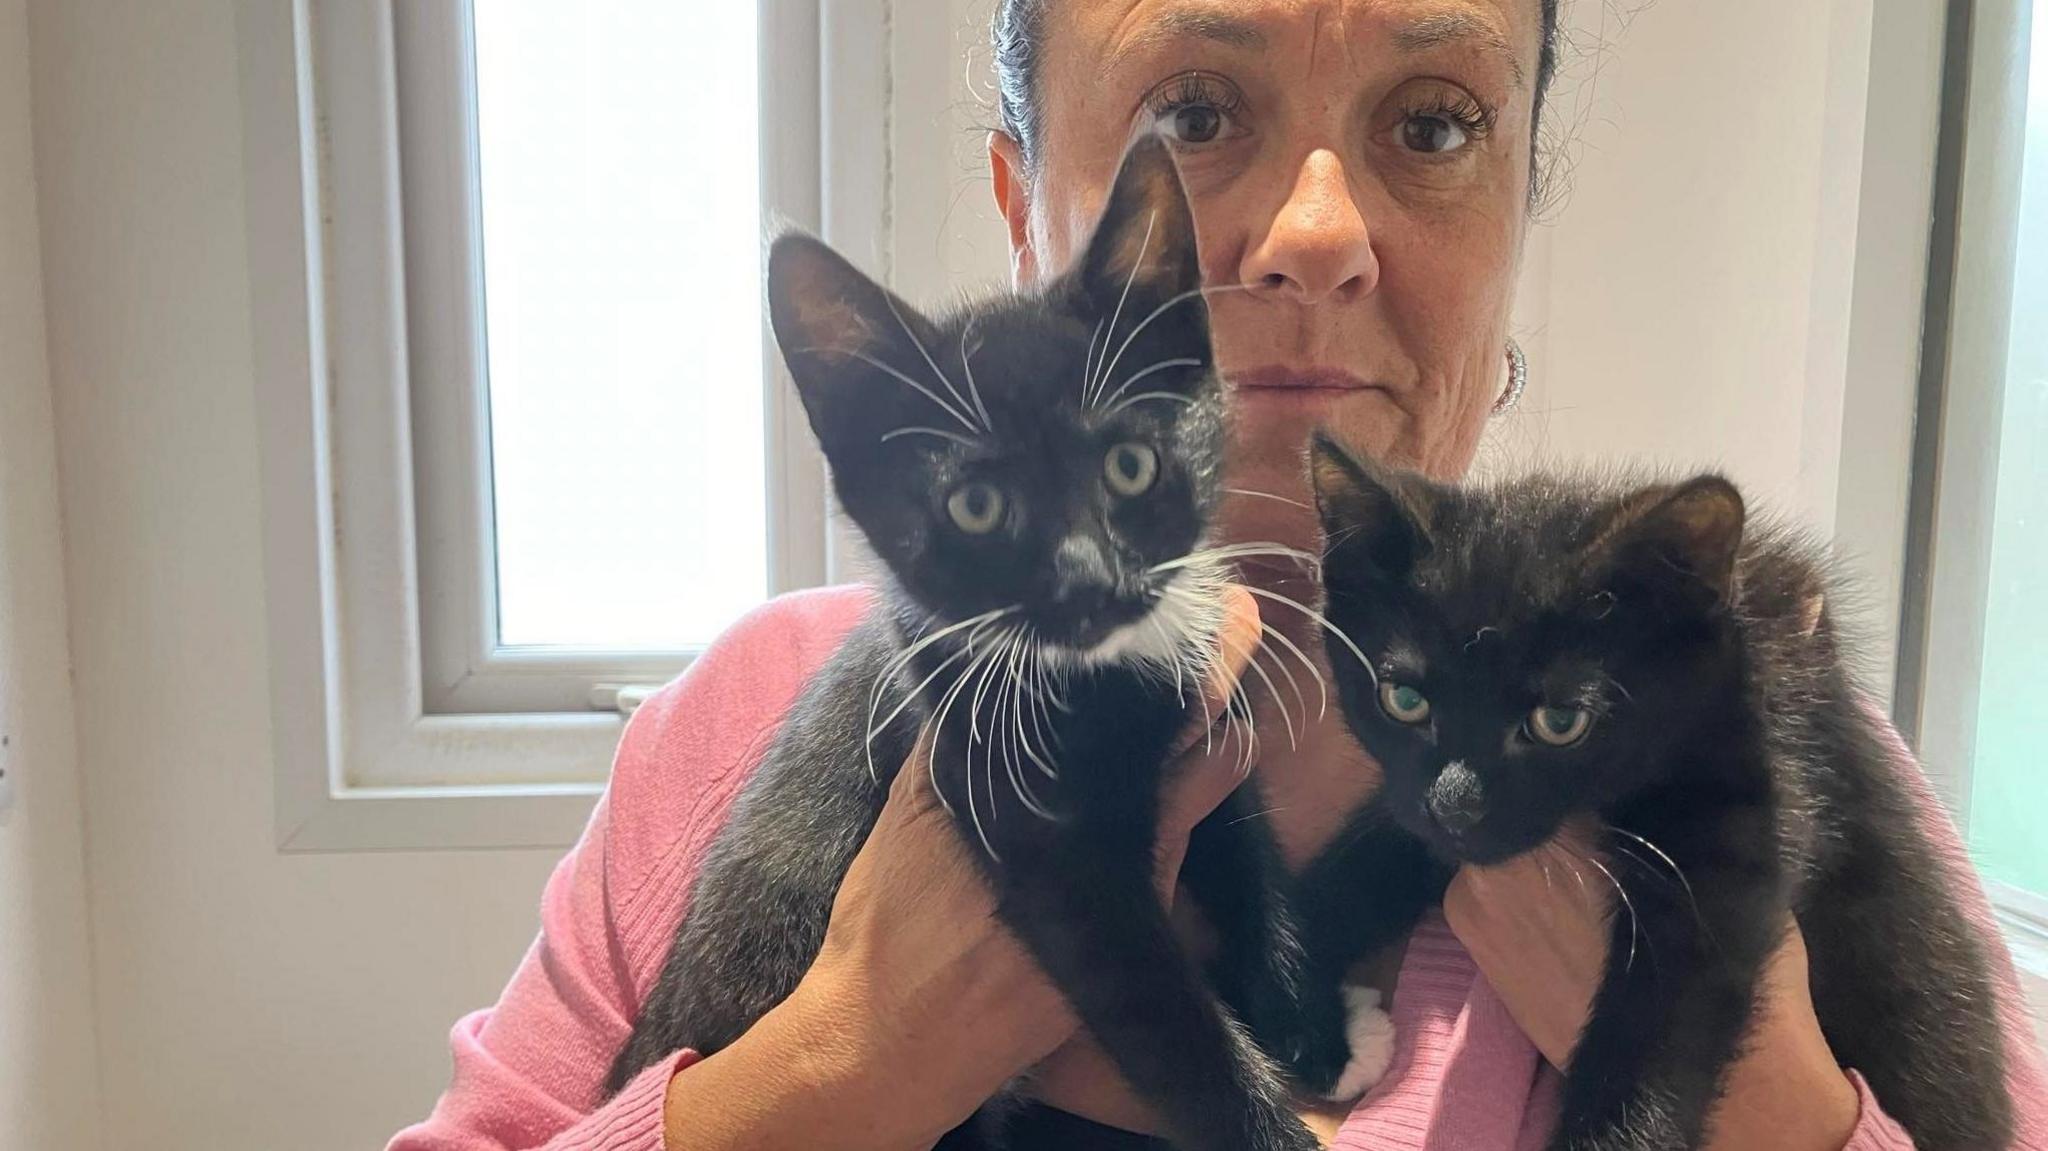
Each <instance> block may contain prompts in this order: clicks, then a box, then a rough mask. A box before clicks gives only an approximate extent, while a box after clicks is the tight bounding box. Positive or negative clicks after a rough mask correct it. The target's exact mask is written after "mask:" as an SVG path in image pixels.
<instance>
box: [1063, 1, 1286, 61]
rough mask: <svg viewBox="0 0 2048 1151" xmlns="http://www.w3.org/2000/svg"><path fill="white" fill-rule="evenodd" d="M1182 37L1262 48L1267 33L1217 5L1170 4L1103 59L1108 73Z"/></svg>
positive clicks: (1238, 46) (1263, 47) (1257, 49)
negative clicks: (1200, 6)
mask: <svg viewBox="0 0 2048 1151" xmlns="http://www.w3.org/2000/svg"><path fill="white" fill-rule="evenodd" d="M1180 40H1207V41H1209V42H1210V43H1214V44H1223V45H1226V46H1228V47H1231V48H1242V49H1247V50H1251V51H1263V50H1264V49H1265V47H1266V34H1265V33H1264V32H1261V31H1259V29H1258V28H1257V27H1256V26H1255V25H1253V24H1251V23H1250V22H1249V21H1246V20H1243V19H1240V18H1239V17H1236V16H1233V15H1231V14H1230V13H1229V12H1219V11H1217V10H1216V9H1214V8H1171V9H1168V10H1167V11H1165V12H1162V13H1160V14H1159V15H1158V16H1156V17H1154V18H1152V19H1150V20H1147V21H1146V22H1145V23H1144V25H1143V26H1142V27H1140V28H1139V29H1138V30H1137V31H1135V32H1133V33H1132V34H1131V36H1130V37H1129V38H1128V39H1126V40H1125V41H1124V42H1123V43H1121V44H1119V45H1117V46H1116V49H1115V50H1114V51H1112V52H1111V53H1109V55H1108V57H1107V58H1106V59H1105V60H1104V61H1103V66H1102V72H1103V75H1105V76H1107V75H1110V74H1113V73H1115V72H1116V71H1118V70H1119V69H1120V68H1121V67H1122V66H1123V64H1124V63H1125V62H1126V61H1128V60H1130V59H1132V58H1133V57H1138V56H1143V55H1145V54H1147V53H1150V52H1153V51H1155V50H1157V49H1159V48H1162V47H1164V46H1166V45H1169V44H1172V43H1174V42H1175V41H1180Z"/></svg>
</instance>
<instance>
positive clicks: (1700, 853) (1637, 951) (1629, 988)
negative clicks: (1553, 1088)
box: [1551, 818, 1785, 1151]
mask: <svg viewBox="0 0 2048 1151" xmlns="http://www.w3.org/2000/svg"><path fill="white" fill-rule="evenodd" d="M1763 822H1764V821H1761V820H1758V819H1755V818H1751V819H1747V820H1742V821H1740V826H1737V821H1735V820H1732V819H1731V820H1726V821H1715V820H1702V821H1700V823H1698V824H1696V825H1694V826H1692V827H1689V828H1681V829H1674V830H1671V831H1670V832H1668V833H1667V834H1663V835H1659V834H1656V833H1655V832H1651V833H1649V834H1648V835H1646V838H1649V839H1652V840H1653V841H1655V842H1657V843H1658V844H1659V846H1660V850H1662V851H1663V852H1665V853H1666V854H1667V855H1668V856H1669V857H1670V858H1671V860H1672V861H1674V862H1675V863H1676V864H1677V865H1678V866H1679V867H1682V868H1683V873H1684V876H1685V882H1683V883H1681V882H1680V881H1679V880H1678V879H1676V878H1675V877H1674V874H1673V872H1672V870H1671V869H1670V867H1668V866H1666V865H1665V864H1663V863H1657V864H1655V865H1652V864H1651V863H1649V862H1633V861H1631V860H1630V859H1629V858H1628V857H1627V856H1625V855H1624V854H1623V853H1622V850H1621V849H1611V850H1610V851H1609V852H1608V859H1609V862H1607V863H1606V864H1604V866H1605V867H1606V869H1607V870H1608V871H1609V872H1611V873H1612V874H1613V876H1614V878H1615V882H1616V886H1617V888H1618V890H1617V892H1616V895H1615V903H1616V906H1615V907H1614V910H1613V920H1612V925H1611V929H1610V938H1609V941H1608V956H1607V971H1606V974H1605V976H1604V977H1603V978H1602V980H1601V984H1600V988H1599V990H1598V991H1597V992H1596V993H1595V995H1594V999H1593V1004H1592V1010H1591V1013H1590V1015H1589V1016H1588V1018H1587V1020H1586V1026H1585V1029H1584V1031H1582V1032H1581V1033H1580V1036H1579V1042H1578V1046H1577V1047H1576V1048H1574V1050H1573V1053H1572V1062H1571V1069H1570V1071H1569V1073H1568V1074H1567V1076H1566V1079H1565V1089H1564V1105H1563V1110H1562V1114H1561V1115H1560V1118H1559V1122H1558V1132H1557V1136H1556V1138H1555V1140H1554V1141H1553V1142H1552V1144H1551V1146H1552V1148H1553V1151H1681V1149H1685V1148H1692V1147H1696V1146H1698V1145H1699V1144H1700V1141H1701V1139H1702V1133H1703V1131H1704V1128H1705V1124H1706V1118H1707V1114H1708V1112H1709V1110H1710V1109H1711V1108H1712V1106H1713V1104H1714V1102H1715V1101H1716V1100H1717V1099H1718V1098H1719V1097H1720V1092H1721V1087H1722V1079H1723V1078H1724V1076H1725V1075H1726V1073H1727V1070H1728V1067H1729V1066H1730V1065H1731V1064H1732V1063H1733V1062H1734V1060H1735V1056H1736V1054H1737V1050H1738V1048H1739V1045H1740V1043H1741V1041H1742V1038H1743V1036H1744V1034H1745V1033H1747V1031H1748V1029H1749V1026H1750V1022H1751V1019H1752V1017H1753V1016H1754V1014H1755V1005H1756V994H1757V987H1758V983H1759V980H1760V977H1761V974H1762V971H1763V967H1764V964H1765V962H1766V961H1767V960H1768V958H1769V956H1770V954H1771V952H1772V950H1773V948H1774V947H1775V946H1776V944H1777V942H1778V939H1779V931H1780V929H1781V927H1782V924H1783V923H1784V914H1785V905H1784V903H1783V898H1782V895H1781V894H1780V892H1781V888H1780V886H1779V882H1778V869H1777V866H1776V860H1775V858H1774V856H1773V855H1772V849H1771V848H1770V846H1769V845H1768V842H1766V843H1764V844H1761V845H1759V844H1757V843H1756V842H1754V839H1755V837H1754V836H1753V835H1751V834H1750V832H1751V831H1752V830H1753V829H1754V828H1756V827H1757V826H1759V825H1761V824H1763ZM1717 835H1718V836H1719V837H1720V838H1719V839H1718V840H1717V838H1716V837H1717ZM1746 840H1748V841H1750V842H1747V843H1745V841H1746ZM1635 850H1636V852H1637V853H1638V854H1640V853H1641V852H1642V848H1640V847H1637V848H1635ZM1591 862H1592V861H1590V860H1587V861H1581V862H1579V863H1578V864H1577V866H1578V867H1579V868H1581V869H1584V870H1585V871H1586V872H1587V873H1588V879H1589V880H1590V881H1591V882H1596V883H1597V882H1600V881H1601V880H1600V877H1599V876H1597V875H1594V874H1592V868H1591V867H1589V866H1588V865H1589V864H1590V863H1591Z"/></svg>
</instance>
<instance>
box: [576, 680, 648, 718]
mask: <svg viewBox="0 0 2048 1151" xmlns="http://www.w3.org/2000/svg"><path fill="white" fill-rule="evenodd" d="M661 688H662V685H661V684H658V683H600V684H595V685H592V687H591V689H590V707H591V710H593V711H616V712H618V713H619V714H620V715H632V714H633V713H634V712H635V711H637V710H638V709H639V707H640V705H641V704H643V703H646V702H647V697H648V696H651V695H653V694H654V693H655V692H657V691H660V690H661Z"/></svg>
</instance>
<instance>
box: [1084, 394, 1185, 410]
mask: <svg viewBox="0 0 2048 1151" xmlns="http://www.w3.org/2000/svg"><path fill="white" fill-rule="evenodd" d="M1152 400H1168V401H1171V402H1173V403H1176V404H1180V405H1182V406H1183V407H1190V408H1192V407H1194V406H1195V401H1194V400H1193V399H1191V398H1190V397H1187V396H1183V395H1181V394H1180V393H1179V392H1139V393H1138V394H1137V395H1135V396H1125V397H1124V398H1123V399H1121V400H1118V401H1117V402H1116V406H1115V407H1113V408H1111V409H1109V411H1107V412H1105V413H1103V414H1104V415H1110V416H1114V415H1117V414H1119V413H1121V412H1125V411H1128V410H1130V409H1131V408H1134V407H1137V406H1138V405H1139V404H1142V403H1147V402H1150V401H1152Z"/></svg>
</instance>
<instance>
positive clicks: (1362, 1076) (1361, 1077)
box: [1329, 984, 1394, 1103]
mask: <svg viewBox="0 0 2048 1151" xmlns="http://www.w3.org/2000/svg"><path fill="white" fill-rule="evenodd" d="M1344 1015H1345V1025H1344V1036H1345V1038H1346V1039H1348V1040H1350V1042H1351V1061H1350V1062H1349V1063H1346V1064H1345V1065H1344V1073H1343V1074H1342V1075H1339V1076H1338V1077H1337V1085H1336V1086H1335V1087H1332V1088H1330V1095H1329V1098H1330V1100H1331V1101H1332V1102H1336V1103H1349V1102H1351V1101H1352V1100H1354V1099H1356V1098H1358V1097H1359V1096H1361V1095H1363V1094H1365V1093H1366V1092H1367V1091H1370V1090H1371V1089H1372V1086H1373V1084H1375V1083H1378V1082H1379V1081H1380V1079H1381V1078H1382V1077H1384V1076H1385V1075H1386V1073H1387V1068H1388V1067H1389V1066H1391V1065H1392V1064H1393V1062H1394V1021H1393V1019H1392V1018H1391V1017H1389V1016H1388V1015H1387V1013H1386V1012H1384V1011H1382V1010H1380V993H1379V992H1378V991H1377V990H1376V989H1374V988H1371V987H1358V986H1355V985H1351V984H1346V985H1345V987H1344Z"/></svg>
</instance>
